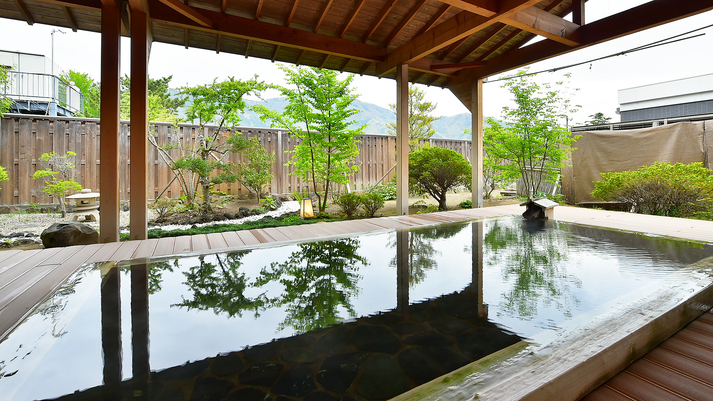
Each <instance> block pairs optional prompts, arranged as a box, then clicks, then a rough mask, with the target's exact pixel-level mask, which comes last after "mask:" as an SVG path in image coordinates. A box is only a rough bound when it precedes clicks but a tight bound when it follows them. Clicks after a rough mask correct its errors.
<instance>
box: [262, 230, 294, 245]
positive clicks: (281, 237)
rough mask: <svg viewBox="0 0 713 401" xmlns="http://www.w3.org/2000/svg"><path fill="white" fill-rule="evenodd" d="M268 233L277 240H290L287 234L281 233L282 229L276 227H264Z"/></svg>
mask: <svg viewBox="0 0 713 401" xmlns="http://www.w3.org/2000/svg"><path fill="white" fill-rule="evenodd" d="M263 230H264V231H265V232H266V233H267V234H269V235H270V237H272V238H273V239H274V240H275V241H276V242H280V241H290V237H288V236H286V235H285V234H283V233H281V232H280V230H278V229H277V228H275V227H268V228H264V229H263Z"/></svg>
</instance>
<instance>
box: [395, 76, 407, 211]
mask: <svg viewBox="0 0 713 401" xmlns="http://www.w3.org/2000/svg"><path fill="white" fill-rule="evenodd" d="M408 139H409V132H408V64H401V65H400V66H398V67H396V213H397V214H399V215H407V214H408V151H409V147H408Z"/></svg>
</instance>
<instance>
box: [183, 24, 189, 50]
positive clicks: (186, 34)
mask: <svg viewBox="0 0 713 401" xmlns="http://www.w3.org/2000/svg"><path fill="white" fill-rule="evenodd" d="M183 46H185V47H186V49H188V28H183Z"/></svg>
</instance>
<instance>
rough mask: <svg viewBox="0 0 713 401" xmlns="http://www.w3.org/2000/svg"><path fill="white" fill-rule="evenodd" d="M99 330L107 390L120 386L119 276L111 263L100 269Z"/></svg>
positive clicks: (116, 268) (117, 389) (115, 390)
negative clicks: (100, 331)
mask: <svg viewBox="0 0 713 401" xmlns="http://www.w3.org/2000/svg"><path fill="white" fill-rule="evenodd" d="M100 270H101V277H102V281H101V290H100V293H101V301H100V302H101V330H102V333H101V334H102V355H103V356H104V369H103V381H104V385H105V386H106V387H107V389H108V390H110V391H112V392H118V391H119V386H120V385H121V376H122V375H121V372H122V356H121V275H120V274H119V268H118V267H116V266H115V265H114V263H113V262H106V263H104V264H103V265H102V266H101V267H100Z"/></svg>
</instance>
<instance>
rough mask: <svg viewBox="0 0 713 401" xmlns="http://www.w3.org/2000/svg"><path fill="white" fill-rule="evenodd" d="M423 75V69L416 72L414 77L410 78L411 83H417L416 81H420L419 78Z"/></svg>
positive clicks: (424, 73)
mask: <svg viewBox="0 0 713 401" xmlns="http://www.w3.org/2000/svg"><path fill="white" fill-rule="evenodd" d="M424 75H426V72H425V71H419V72H418V74H416V77H415V78H414V79H412V80H411V82H413V83H415V84H417V83H418V81H420V80H421V78H423V77H424Z"/></svg>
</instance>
